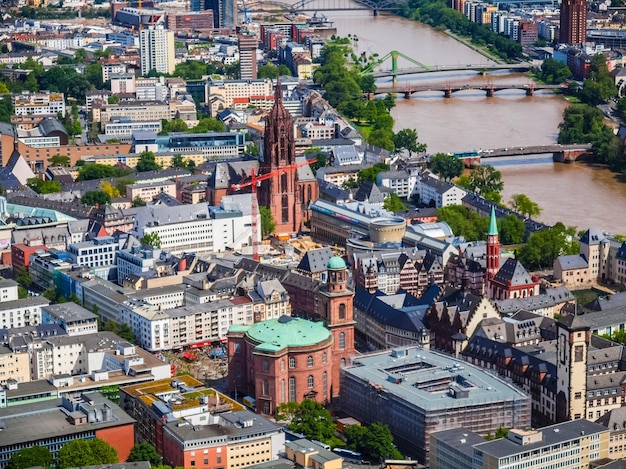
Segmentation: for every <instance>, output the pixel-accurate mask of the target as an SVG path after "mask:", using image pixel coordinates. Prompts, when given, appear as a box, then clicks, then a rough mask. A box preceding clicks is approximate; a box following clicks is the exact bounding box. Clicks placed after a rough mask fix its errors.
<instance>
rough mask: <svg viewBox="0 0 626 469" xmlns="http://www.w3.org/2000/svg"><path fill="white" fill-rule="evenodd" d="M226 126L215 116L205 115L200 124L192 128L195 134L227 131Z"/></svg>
mask: <svg viewBox="0 0 626 469" xmlns="http://www.w3.org/2000/svg"><path fill="white" fill-rule="evenodd" d="M225 131H226V126H225V125H224V124H223V123H222V122H220V121H218V120H217V119H214V118H213V117H204V118H203V119H200V120H199V121H198V125H196V126H195V127H194V128H192V129H191V132H192V133H194V134H203V133H206V132H225Z"/></svg>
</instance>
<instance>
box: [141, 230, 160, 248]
mask: <svg viewBox="0 0 626 469" xmlns="http://www.w3.org/2000/svg"><path fill="white" fill-rule="evenodd" d="M139 242H140V243H141V244H145V245H146V246H150V247H153V248H156V249H161V237H160V236H159V233H157V232H156V231H153V232H152V233H146V234H145V235H143V236H142V237H141V239H140V240H139Z"/></svg>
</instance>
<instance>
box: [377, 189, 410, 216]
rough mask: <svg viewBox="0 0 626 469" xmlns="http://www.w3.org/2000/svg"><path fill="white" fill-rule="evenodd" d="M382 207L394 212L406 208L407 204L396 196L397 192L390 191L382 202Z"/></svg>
mask: <svg viewBox="0 0 626 469" xmlns="http://www.w3.org/2000/svg"><path fill="white" fill-rule="evenodd" d="M383 208H384V209H385V210H388V211H390V212H393V213H396V212H403V211H404V210H406V209H407V206H406V204H405V203H404V202H402V199H400V197H398V194H396V193H395V192H391V193H390V194H389V197H387V198H386V199H385V202H383Z"/></svg>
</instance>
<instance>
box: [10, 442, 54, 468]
mask: <svg viewBox="0 0 626 469" xmlns="http://www.w3.org/2000/svg"><path fill="white" fill-rule="evenodd" d="M53 465H54V456H52V453H51V452H50V450H49V449H48V448H45V447H43V446H31V447H29V448H22V449H20V450H19V451H17V452H15V453H13V454H12V455H11V460H10V461H9V466H8V467H9V469H26V468H29V467H35V466H40V467H43V468H44V469H50V468H51V467H53Z"/></svg>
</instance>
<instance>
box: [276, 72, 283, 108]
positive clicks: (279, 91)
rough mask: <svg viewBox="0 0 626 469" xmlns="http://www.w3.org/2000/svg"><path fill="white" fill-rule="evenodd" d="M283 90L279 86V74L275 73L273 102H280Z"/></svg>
mask: <svg viewBox="0 0 626 469" xmlns="http://www.w3.org/2000/svg"><path fill="white" fill-rule="evenodd" d="M282 102H283V90H282V88H281V87H280V75H278V74H277V75H276V88H275V89H274V104H275V105H276V104H282Z"/></svg>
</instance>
